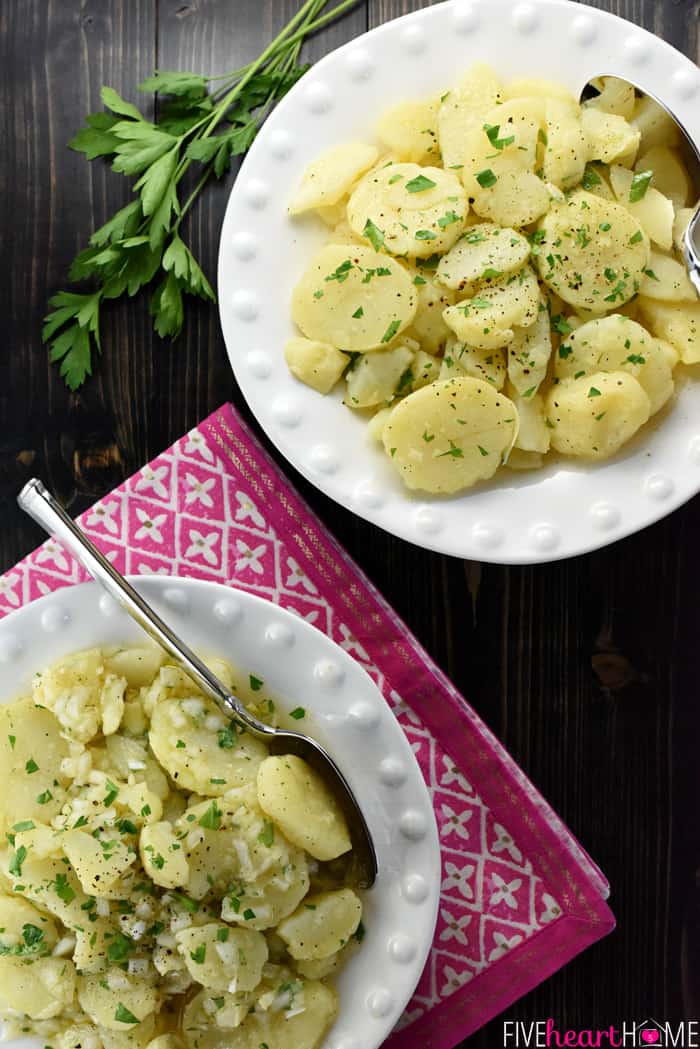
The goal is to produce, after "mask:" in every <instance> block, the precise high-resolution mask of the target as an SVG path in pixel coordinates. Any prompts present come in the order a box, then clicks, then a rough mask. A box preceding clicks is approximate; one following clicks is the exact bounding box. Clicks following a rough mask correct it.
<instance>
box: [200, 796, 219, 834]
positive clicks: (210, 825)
mask: <svg viewBox="0 0 700 1049" xmlns="http://www.w3.org/2000/svg"><path fill="white" fill-rule="evenodd" d="M198 823H199V826H200V827H204V828H205V830H219V828H220V827H221V809H220V808H219V806H218V805H217V804H216V802H215V801H212V803H211V805H210V806H209V808H208V809H207V811H206V812H205V813H204V815H203V816H201V817H200V819H199V820H198Z"/></svg>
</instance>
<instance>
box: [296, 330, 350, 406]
mask: <svg viewBox="0 0 700 1049" xmlns="http://www.w3.org/2000/svg"><path fill="white" fill-rule="evenodd" d="M284 359H285V360H286V362H287V366H288V368H289V370H290V372H291V373H292V375H294V376H295V377H296V378H297V379H299V380H300V382H303V383H306V385H307V386H311V387H312V388H313V389H314V390H318V392H319V393H330V391H331V390H332V389H333V387H334V386H335V384H336V383H337V382H338V380H339V379H340V376H341V375H342V374H343V372H344V371H345V369H346V368H347V366H348V358H347V356H346V355H345V354H344V353H341V352H340V350H336V348H335V346H331V345H330V343H327V342H317V341H316V340H314V339H304V338H296V339H288V340H287V342H286V343H285V345H284Z"/></svg>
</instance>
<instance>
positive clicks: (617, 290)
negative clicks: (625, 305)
mask: <svg viewBox="0 0 700 1049" xmlns="http://www.w3.org/2000/svg"><path fill="white" fill-rule="evenodd" d="M626 287H627V285H626V283H625V281H624V280H619V281H618V282H617V284H616V285H615V287H614V288H613V290H612V291H611V292H610V294H609V295H605V296H604V299H603V301H604V302H615V300H616V299H617V298H618V296H619V298H620V301H621V302H624V301H625V289H626Z"/></svg>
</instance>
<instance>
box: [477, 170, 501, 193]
mask: <svg viewBox="0 0 700 1049" xmlns="http://www.w3.org/2000/svg"><path fill="white" fill-rule="evenodd" d="M474 177H475V178H476V181H477V182H478V183H479V185H480V186H481V188H482V189H491V186H495V185H496V183H497V182H498V178H497V177H496V175H494V173H493V171H492V170H491V168H484V170H483V171H477V173H476V175H475V176H474Z"/></svg>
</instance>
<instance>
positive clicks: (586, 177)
mask: <svg viewBox="0 0 700 1049" xmlns="http://www.w3.org/2000/svg"><path fill="white" fill-rule="evenodd" d="M601 182H602V179H601V177H600V175H599V174H598V172H597V171H596V170H595V168H594V167H593V165H592V164H586V167H585V170H584V172H583V178H582V179H581V185H582V186H583V188H584V189H593V187H594V186H600V184H601Z"/></svg>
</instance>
